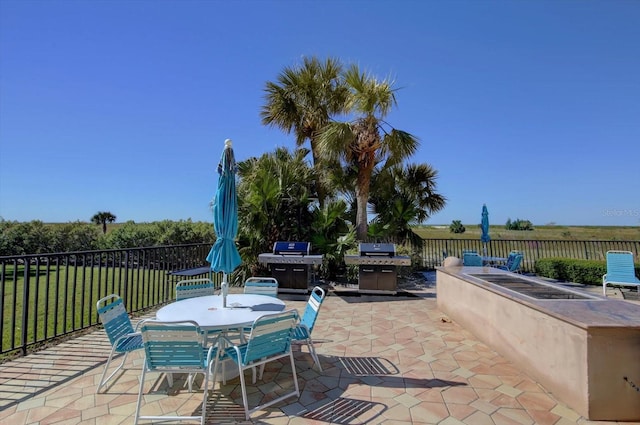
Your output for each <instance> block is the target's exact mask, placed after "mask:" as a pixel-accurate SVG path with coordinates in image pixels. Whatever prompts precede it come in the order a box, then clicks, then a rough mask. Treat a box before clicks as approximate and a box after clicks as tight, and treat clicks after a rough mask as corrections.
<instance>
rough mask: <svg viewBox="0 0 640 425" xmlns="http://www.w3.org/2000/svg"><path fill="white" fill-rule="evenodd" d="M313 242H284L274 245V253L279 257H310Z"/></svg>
mask: <svg viewBox="0 0 640 425" xmlns="http://www.w3.org/2000/svg"><path fill="white" fill-rule="evenodd" d="M310 251H311V242H284V241H278V242H276V243H274V244H273V253H274V254H279V255H309V252H310Z"/></svg>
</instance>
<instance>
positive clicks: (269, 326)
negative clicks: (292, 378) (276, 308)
mask: <svg viewBox="0 0 640 425" xmlns="http://www.w3.org/2000/svg"><path fill="white" fill-rule="evenodd" d="M297 322H298V312H297V311H296V310H287V311H284V312H281V313H274V314H265V315H263V316H260V317H258V318H257V319H256V320H255V321H254V322H253V325H252V326H251V333H250V334H249V337H248V338H247V349H246V350H245V352H244V356H243V358H242V363H243V364H244V365H247V364H249V363H250V362H252V361H255V360H260V359H263V358H268V357H272V356H278V355H282V354H285V353H288V352H289V350H290V349H291V340H292V338H293V332H294V330H295V327H296V324H297Z"/></svg>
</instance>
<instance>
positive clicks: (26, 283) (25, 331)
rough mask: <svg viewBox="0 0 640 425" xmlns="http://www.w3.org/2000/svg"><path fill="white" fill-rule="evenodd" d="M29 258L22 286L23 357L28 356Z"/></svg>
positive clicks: (25, 261) (25, 260)
mask: <svg viewBox="0 0 640 425" xmlns="http://www.w3.org/2000/svg"><path fill="white" fill-rule="evenodd" d="M30 263H31V262H30V261H29V259H28V258H25V259H24V273H23V282H24V284H23V286H22V332H21V333H20V334H21V336H20V338H21V346H20V349H21V351H22V355H23V356H26V355H27V338H28V335H29V332H28V329H29V285H30V283H31V282H30V281H29V276H30V275H31V273H30V265H31V264H30Z"/></svg>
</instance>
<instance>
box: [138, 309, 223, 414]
mask: <svg viewBox="0 0 640 425" xmlns="http://www.w3.org/2000/svg"><path fill="white" fill-rule="evenodd" d="M140 333H141V334H142V340H143V343H144V353H145V358H144V363H143V365H142V376H141V378H140V389H139V391H138V402H137V404H136V413H135V419H134V424H137V423H138V421H139V420H141V419H142V420H150V421H162V422H166V421H187V420H189V421H193V420H199V421H200V423H201V424H202V425H204V423H205V417H206V412H207V392H208V389H209V376H210V374H209V371H210V366H211V363H212V361H213V359H214V357H215V355H216V354H217V349H216V348H215V347H214V346H210V347H209V348H207V347H206V346H205V345H204V344H203V339H202V331H201V330H200V327H199V326H198V324H197V323H196V322H193V321H184V322H160V321H156V320H152V319H149V320H145V321H143V322H142V324H141V326H140ZM148 372H157V373H165V374H167V379H168V381H169V385H173V380H172V379H171V376H172V374H173V373H187V374H189V375H190V376H192V375H193V374H196V373H203V374H204V383H203V396H202V412H201V413H202V414H201V415H199V416H198V415H189V416H177V415H173V416H172V415H167V416H151V415H140V410H141V406H142V394H143V392H144V386H145V376H146V374H147V373H148ZM170 410H173V408H170Z"/></svg>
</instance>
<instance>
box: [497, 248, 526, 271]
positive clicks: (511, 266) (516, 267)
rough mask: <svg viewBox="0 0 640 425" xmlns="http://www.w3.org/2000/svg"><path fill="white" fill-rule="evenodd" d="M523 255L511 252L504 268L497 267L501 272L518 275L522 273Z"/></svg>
mask: <svg viewBox="0 0 640 425" xmlns="http://www.w3.org/2000/svg"><path fill="white" fill-rule="evenodd" d="M522 258H523V255H522V254H520V252H518V251H511V252H510V253H509V256H508V257H507V262H506V264H505V265H504V266H497V268H498V269H500V270H505V271H508V272H513V273H518V272H519V271H520V265H521V264H522Z"/></svg>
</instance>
